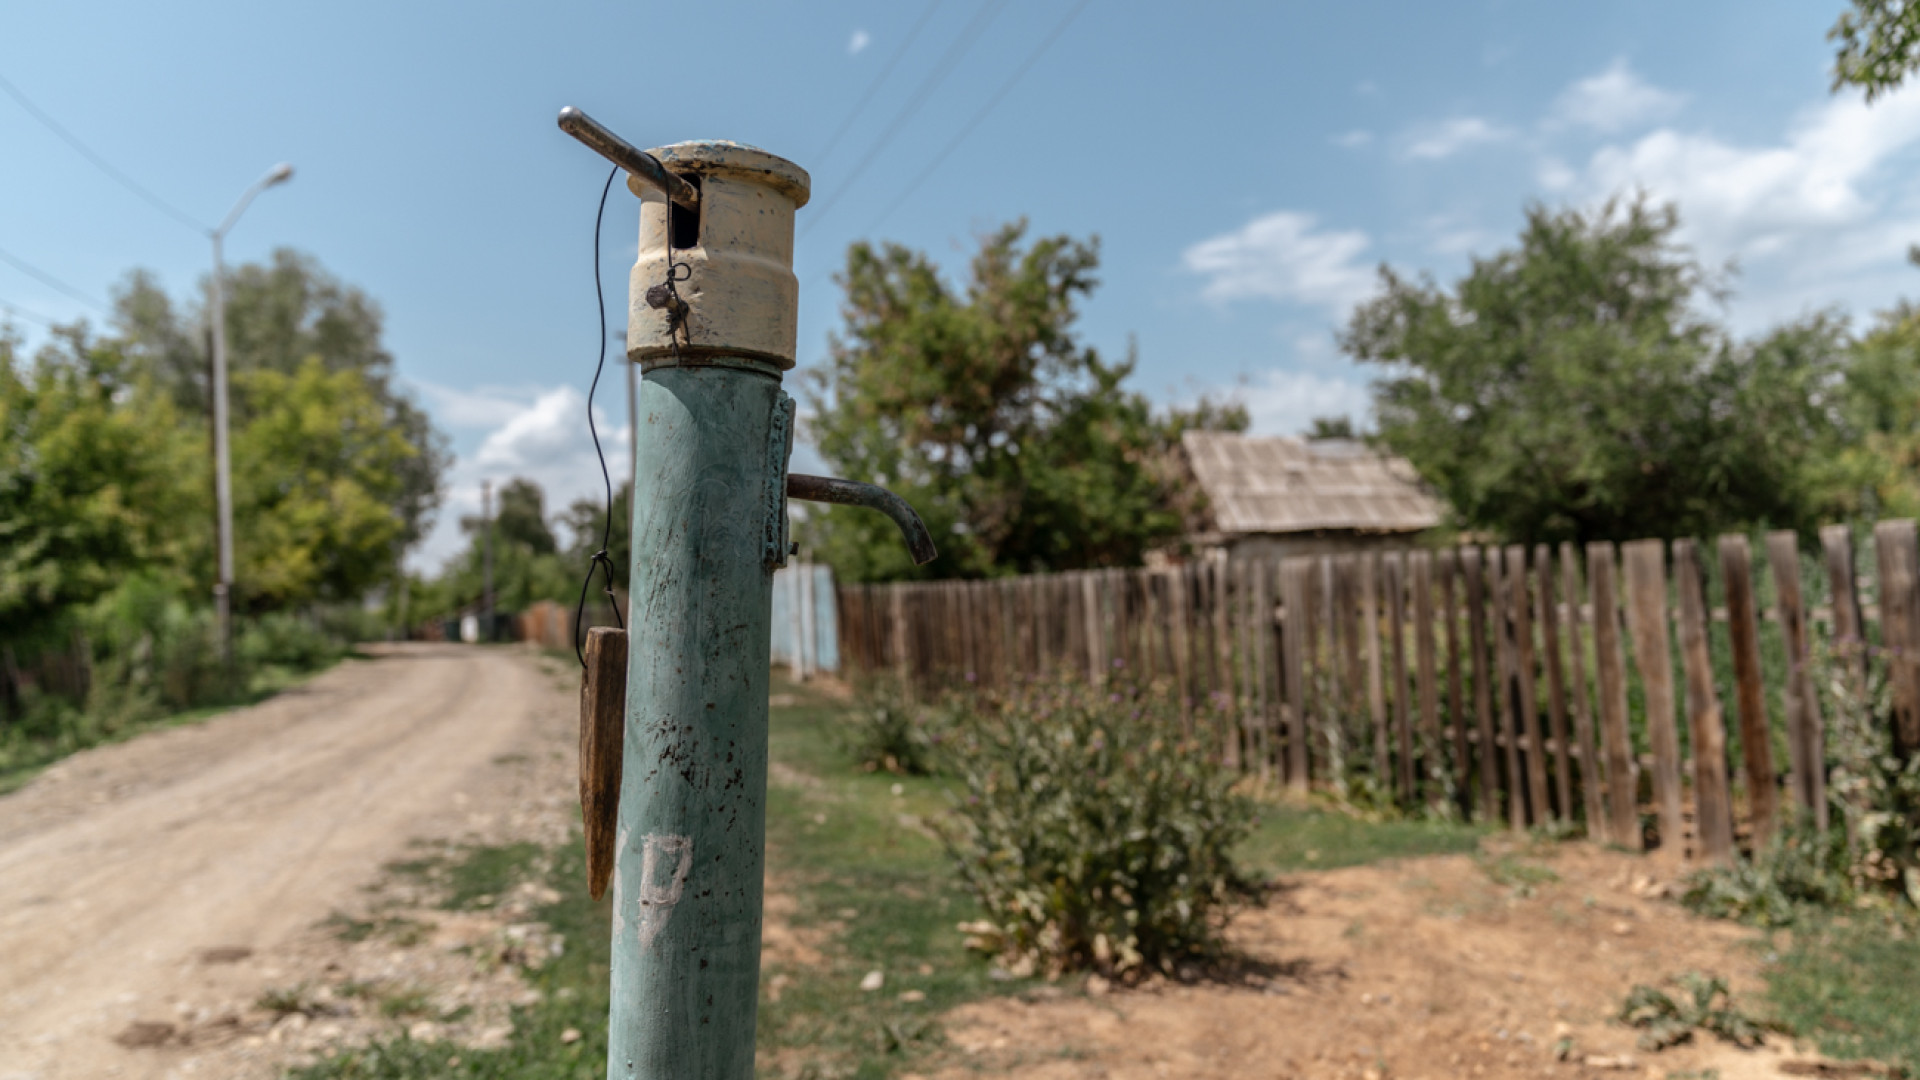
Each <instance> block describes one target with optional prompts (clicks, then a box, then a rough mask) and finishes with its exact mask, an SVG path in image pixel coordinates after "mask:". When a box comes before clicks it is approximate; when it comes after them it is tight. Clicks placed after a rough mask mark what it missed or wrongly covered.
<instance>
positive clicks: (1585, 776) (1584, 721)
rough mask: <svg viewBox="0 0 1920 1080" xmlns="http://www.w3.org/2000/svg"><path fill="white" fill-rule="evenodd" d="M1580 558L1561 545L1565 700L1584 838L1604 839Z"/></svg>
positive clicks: (1569, 545)
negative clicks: (1575, 748) (1576, 755)
mask: <svg viewBox="0 0 1920 1080" xmlns="http://www.w3.org/2000/svg"><path fill="white" fill-rule="evenodd" d="M1579 561H1580V560H1579V558H1578V557H1577V554H1576V552H1575V549H1574V546H1573V542H1572V541H1567V542H1565V543H1562V544H1561V545H1560V574H1561V578H1562V587H1561V590H1560V591H1561V592H1562V593H1564V594H1566V597H1567V645H1568V654H1567V655H1568V657H1569V659H1571V660H1572V661H1573V663H1572V665H1571V666H1572V671H1571V673H1570V674H1571V682H1570V684H1569V687H1568V690H1569V694H1568V696H1569V697H1570V698H1571V699H1572V703H1573V737H1574V739H1575V741H1577V742H1578V743H1579V751H1580V807H1581V809H1582V810H1583V811H1584V812H1585V814H1586V818H1587V835H1588V836H1591V837H1594V838H1595V839H1599V840H1605V839H1606V838H1607V813H1606V808H1605V807H1604V805H1603V804H1602V803H1601V801H1600V752H1599V744H1598V743H1596V742H1595V741H1594V737H1593V709H1592V705H1591V699H1590V698H1589V697H1588V693H1587V646H1586V642H1585V641H1584V640H1583V635H1582V634H1581V632H1580V626H1581V624H1582V623H1583V622H1585V618H1584V616H1583V615H1582V614H1581V611H1582V609H1583V607H1584V605H1583V604H1582V603H1581V596H1582V595H1583V592H1582V590H1581V588H1580V566H1579Z"/></svg>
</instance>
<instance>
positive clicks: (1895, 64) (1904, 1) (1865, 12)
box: [1827, 0, 1920, 101]
mask: <svg viewBox="0 0 1920 1080" xmlns="http://www.w3.org/2000/svg"><path fill="white" fill-rule="evenodd" d="M1827 40H1829V41H1832V42H1835V43H1837V45H1838V48H1837V49H1836V51H1835V53H1834V57H1833V88H1834V89H1835V90H1839V89H1840V88H1841V87H1843V86H1858V87H1860V88H1862V89H1864V90H1865V91H1866V92H1867V100H1868V101H1873V100H1875V99H1876V98H1878V97H1879V96H1880V95H1882V94H1885V93H1887V92H1888V91H1890V90H1892V89H1894V88H1895V87H1897V86H1899V85H1900V84H1901V83H1902V82H1904V81H1905V80H1906V77H1907V75H1908V74H1909V73H1910V72H1912V71H1913V69H1914V68H1916V67H1920V4H1915V3H1913V2H1912V0H1853V7H1852V9H1851V10H1848V11H1844V12H1841V14H1840V18H1838V19H1837V20H1835V21H1834V24H1833V28H1832V29H1831V30H1828V31H1827Z"/></svg>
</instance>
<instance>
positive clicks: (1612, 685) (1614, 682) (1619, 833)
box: [1587, 540, 1645, 851]
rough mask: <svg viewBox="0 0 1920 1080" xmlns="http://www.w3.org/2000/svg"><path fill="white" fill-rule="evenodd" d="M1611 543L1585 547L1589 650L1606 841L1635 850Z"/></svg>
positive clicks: (1635, 814) (1636, 819)
mask: <svg viewBox="0 0 1920 1080" xmlns="http://www.w3.org/2000/svg"><path fill="white" fill-rule="evenodd" d="M1613 571H1614V549H1613V544H1612V543H1610V542H1608V541H1605V540H1600V541H1595V542H1594V543H1591V544H1588V545H1587V587H1588V588H1590V589H1592V590H1593V647H1594V654H1595V659H1596V667H1597V668H1598V670H1597V671H1596V672H1595V674H1596V675H1597V676H1598V678H1599V680H1600V739H1601V741H1602V742H1603V743H1604V744H1605V746H1606V757H1607V839H1608V840H1609V841H1610V842H1611V843H1614V844H1618V845H1620V846H1621V847H1624V848H1628V849H1630V850H1633V851H1639V850H1640V849H1641V848H1642V847H1644V846H1645V838H1644V837H1643V836H1642V835H1641V832H1640V813H1639V809H1638V806H1637V795H1638V788H1639V781H1638V778H1637V776H1636V769H1635V765H1634V760H1633V740H1632V739H1631V737H1629V735H1628V733H1627V671H1626V666H1627V661H1626V656H1625V654H1624V652H1623V651H1622V647H1621V641H1620V606H1619V603H1618V601H1617V600H1616V599H1615V596H1614V582H1613Z"/></svg>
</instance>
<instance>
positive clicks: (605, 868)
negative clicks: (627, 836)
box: [580, 626, 627, 900]
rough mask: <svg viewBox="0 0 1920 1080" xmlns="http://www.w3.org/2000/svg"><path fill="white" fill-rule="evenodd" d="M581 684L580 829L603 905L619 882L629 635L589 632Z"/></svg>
mask: <svg viewBox="0 0 1920 1080" xmlns="http://www.w3.org/2000/svg"><path fill="white" fill-rule="evenodd" d="M586 657H587V669H586V671H585V672H584V673H582V676H581V679H580V823H581V826H582V827H583V829H584V831H585V833H586V841H587V892H588V893H589V894H590V895H591V896H592V897H593V898H594V899H595V900H598V899H600V898H601V897H602V896H604V895H606V891H607V881H608V879H609V878H611V877H612V876H613V860H614V850H613V847H614V845H613V836H614V827H615V824H616V822H617V820H618V818H619V816H620V765H621V760H622V756H623V753H624V744H625V742H626V733H627V632H626V631H625V630H616V629H614V628H612V627H608V626H596V627H594V628H593V629H591V630H589V631H587V647H586Z"/></svg>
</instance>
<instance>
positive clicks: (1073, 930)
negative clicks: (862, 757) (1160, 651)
mask: <svg viewBox="0 0 1920 1080" xmlns="http://www.w3.org/2000/svg"><path fill="white" fill-rule="evenodd" d="M1179 730H1180V720H1179V714H1178V710H1177V709H1175V708H1174V707H1173V703H1172V701H1171V700H1170V699H1169V698H1168V696H1167V695H1165V694H1163V693H1158V692H1153V691H1146V690H1139V689H1126V688H1120V687H1118V686H1115V687H1110V688H1103V687H1096V686H1090V685H1087V684H1085V683H1082V682H1078V681H1072V680H1067V681H1059V682H1053V683H1048V684H1044V685H1043V684H1029V685H1025V686H1022V687H1019V688H1018V689H1016V690H1014V691H1012V692H1010V693H1009V694H1007V695H1006V696H1005V697H1004V698H1001V699H998V700H989V699H985V698H983V699H982V708H981V709H980V710H979V711H977V712H976V713H974V714H973V715H971V716H969V717H967V718H966V719H965V720H964V721H963V722H962V723H961V724H960V725H959V726H958V727H957V728H956V730H955V733H954V737H953V739H952V740H951V741H950V750H949V752H948V755H947V756H948V757H949V759H950V761H951V762H952V765H953V768H954V771H955V772H956V773H957V774H958V776H959V777H960V779H961V782H962V783H963V785H964V788H965V796H964V798H963V799H962V800H961V801H960V803H959V804H958V805H957V807H956V808H955V815H954V820H953V821H952V822H950V823H949V824H948V825H947V827H946V828H945V830H944V833H943V839H944V840H945V842H946V845H947V849H948V852H949V854H950V855H951V857H952V859H953V861H954V864H955V866H956V867H957V868H958V870H959V872H960V875H961V878H962V880H963V881H964V882H965V883H966V886H967V888H968V890H969V891H970V892H972V893H973V895H974V896H975V898H976V899H978V900H979V902H980V904H981V906H982V907H983V908H984V909H985V911H986V914H987V917H988V920H989V921H988V922H987V923H986V924H983V925H982V924H976V925H977V929H978V934H979V936H980V937H981V939H982V945H983V947H987V948H990V949H993V950H994V951H997V952H1000V953H1002V954H1004V955H1007V956H1008V957H1009V958H1011V959H1012V960H1014V962H1015V963H1017V964H1023V965H1025V966H1026V967H1028V968H1029V969H1031V968H1032V967H1033V966H1035V965H1039V966H1043V967H1044V968H1045V969H1047V970H1049V971H1062V970H1071V969H1078V968H1089V967H1091V968H1094V969H1096V970H1100V971H1103V972H1114V973H1120V974H1127V975H1132V974H1140V973H1144V972H1145V971H1147V970H1150V969H1158V970H1163V971H1173V970H1174V969H1175V966H1176V965H1177V964H1179V963H1182V962H1185V961H1188V960H1191V959H1200V958H1205V957H1208V956H1210V955H1212V954H1214V953H1215V952H1216V951H1217V950H1218V949H1219V947H1220V938H1219V929H1220V927H1221V925H1222V924H1223V922H1224V921H1225V918H1226V917H1227V915H1228V914H1229V913H1230V912H1231V911H1232V909H1233V908H1234V907H1235V906H1236V905H1237V904H1239V903H1242V902H1244V901H1246V900H1248V899H1250V898H1252V897H1253V896H1254V886H1253V885H1252V883H1251V882H1250V881H1249V879H1248V878H1247V877H1246V876H1245V874H1244V873H1242V871H1241V870H1240V868H1239V867H1238V866H1236V865H1235V861H1234V850H1235V848H1236V847H1237V846H1238V845H1239V844H1240V843H1241V842H1242V841H1243V840H1245V839H1246V837H1247V835H1248V833H1249V832H1250V831H1251V829H1252V827H1253V823H1254V808H1253V804H1252V803H1251V802H1250V801H1249V800H1247V799H1246V798H1244V797H1243V796H1240V795H1238V794H1235V793H1234V791H1233V790H1232V786H1233V783H1234V779H1235V778H1234V776H1233V775H1232V774H1231V773H1230V772H1229V771H1228V770H1226V769H1224V768H1222V767H1220V766H1219V765H1218V764H1216V763H1215V762H1214V761H1213V760H1212V759H1211V757H1210V753H1209V750H1208V749H1207V748H1204V747H1202V746H1201V745H1199V744H1198V743H1196V742H1192V741H1189V740H1183V739H1182V738H1180V737H1179V736H1178V735H1177V734H1176V733H1177V732H1179Z"/></svg>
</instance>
